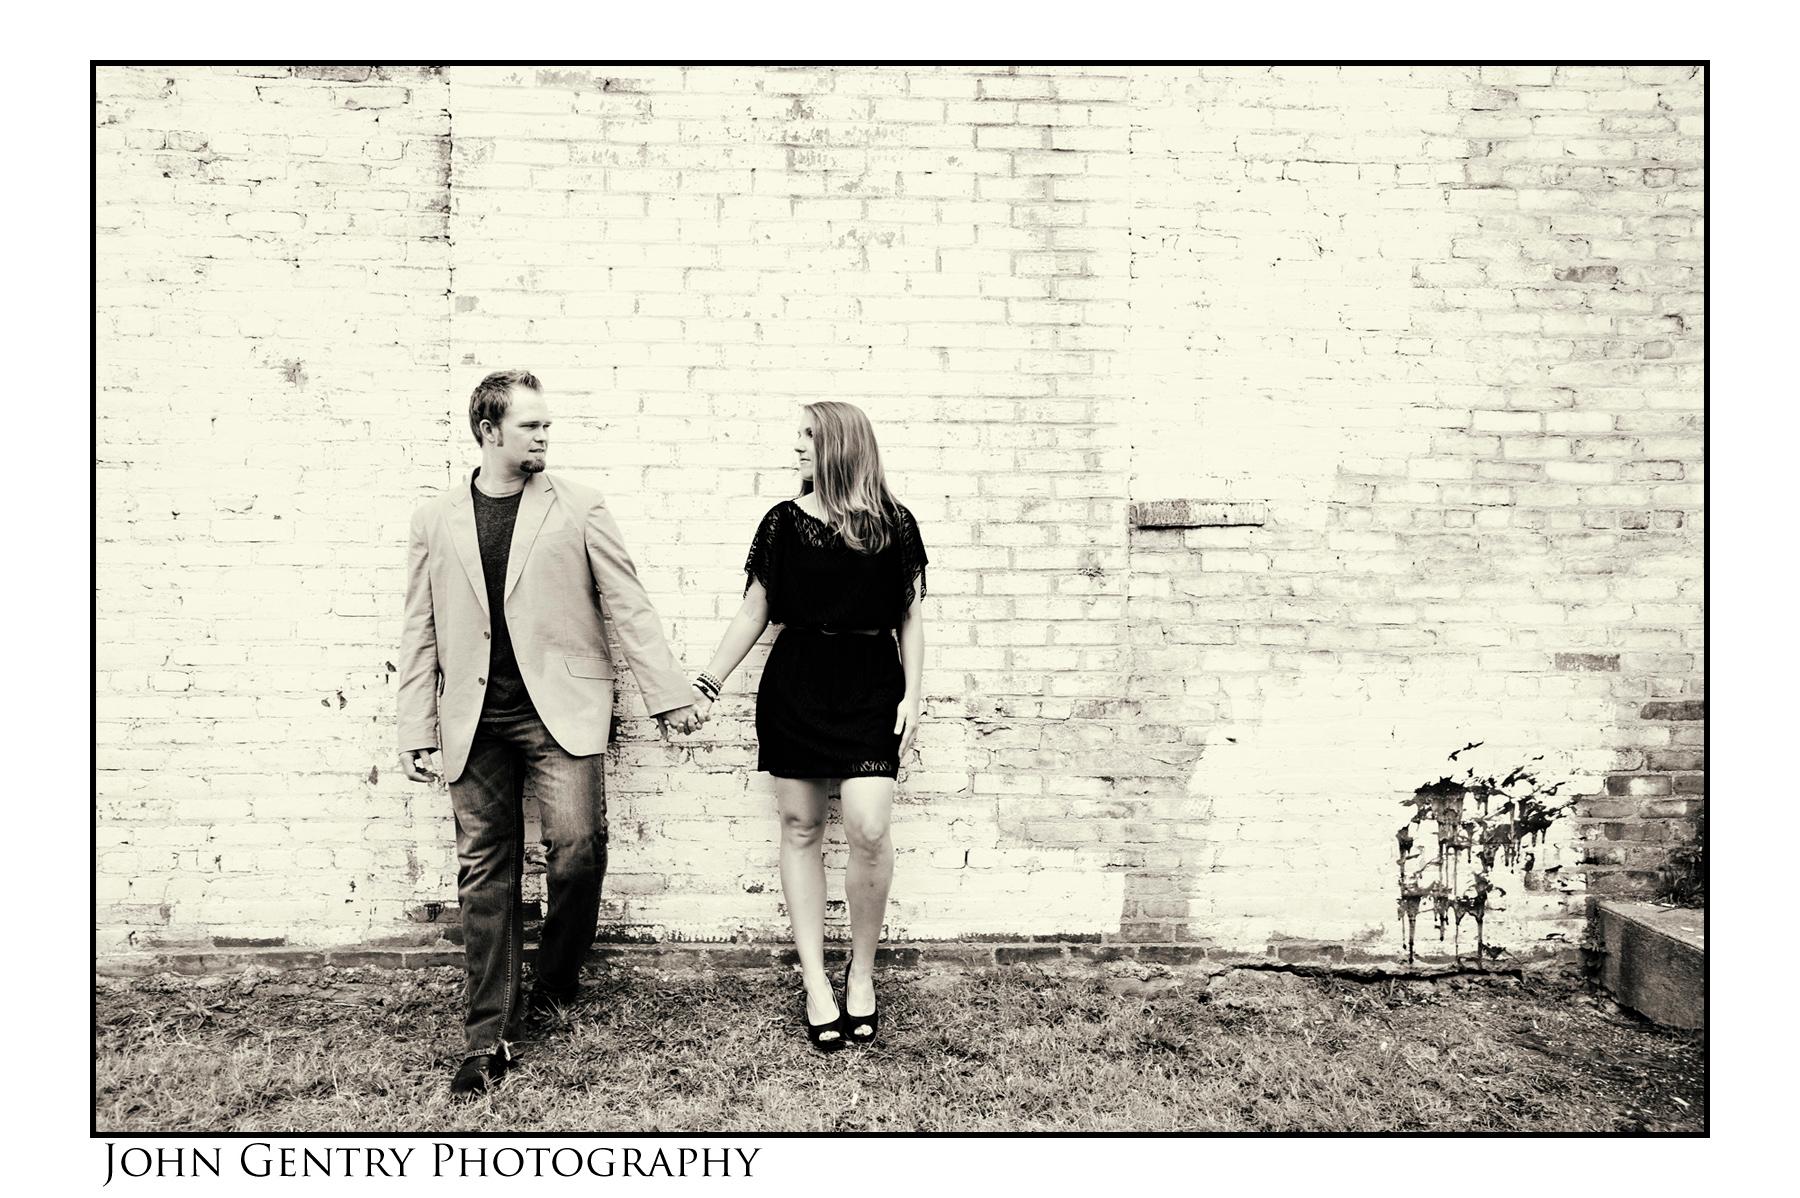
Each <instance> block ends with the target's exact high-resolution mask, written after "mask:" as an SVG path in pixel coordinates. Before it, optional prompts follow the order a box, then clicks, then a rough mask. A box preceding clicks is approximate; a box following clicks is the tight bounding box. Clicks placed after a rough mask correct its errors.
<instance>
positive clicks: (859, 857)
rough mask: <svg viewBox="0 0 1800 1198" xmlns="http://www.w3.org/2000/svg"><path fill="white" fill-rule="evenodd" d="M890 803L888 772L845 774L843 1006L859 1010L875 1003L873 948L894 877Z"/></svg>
mask: <svg viewBox="0 0 1800 1198" xmlns="http://www.w3.org/2000/svg"><path fill="white" fill-rule="evenodd" d="M893 809H894V780H893V779H892V778H845V779H844V788H843V816H844V835H845V838H846V839H848V840H849V842H850V869H849V875H848V877H847V879H846V881H845V885H844V893H845V897H846V899H847V900H848V902H849V906H850V943H851V946H852V951H853V954H854V955H853V957H852V960H851V965H850V982H849V985H848V987H847V988H846V989H845V992H844V1006H845V1007H846V1008H847V1009H848V1010H850V1011H851V1012H853V1013H855V1014H858V1015H867V1014H868V1013H869V1012H871V1011H873V1010H874V1009H875V949H876V946H877V945H878V944H880V942H881V925H882V923H883V922H885V921H886V919H887V901H888V888H889V887H890V886H891V885H892V884H893V881H894V840H893V837H891V836H890V835H889V834H888V824H889V820H890V818H891V816H892V813H893Z"/></svg>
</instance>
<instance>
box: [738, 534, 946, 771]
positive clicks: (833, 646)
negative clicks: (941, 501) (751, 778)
mask: <svg viewBox="0 0 1800 1198" xmlns="http://www.w3.org/2000/svg"><path fill="white" fill-rule="evenodd" d="M898 515H899V519H898V527H896V528H895V529H894V530H893V535H891V536H890V538H889V541H888V544H887V547H886V548H884V549H882V550H881V551H880V552H879V553H873V554H870V553H862V552H858V551H857V550H854V549H851V548H850V547H849V546H847V545H845V544H844V542H843V538H841V537H840V536H839V535H838V534H837V533H835V532H833V531H832V530H831V529H830V528H829V527H827V526H826V524H825V522H824V521H822V520H820V519H819V518H818V517H816V516H813V515H811V514H809V513H808V512H807V511H806V509H804V508H802V507H801V506H800V505H799V504H797V503H795V502H794V501H793V500H791V499H788V500H784V501H782V502H781V503H778V504H776V505H775V506H774V507H772V508H770V509H769V514H768V515H766V516H764V517H763V521H762V524H761V525H759V526H758V528H757V530H756V539H755V541H754V542H752V543H751V546H750V557H749V560H748V561H746V562H745V563H744V570H745V572H746V573H747V574H748V575H749V577H750V578H751V579H754V580H756V581H757V582H760V583H762V585H763V589H764V590H766V591H767V592H768V595H769V621H770V623H773V624H780V625H781V626H782V629H781V633H780V635H778V636H777V637H776V638H775V646H774V648H773V649H771V650H770V651H769V662H768V665H767V666H765V667H764V668H763V676H762V684H761V685H760V686H759V687H758V688H757V691H756V745H757V756H756V768H757V769H759V770H766V771H767V772H769V773H771V774H774V775H775V776H776V777H778V778H867V777H882V778H892V777H894V776H895V775H896V774H897V773H898V772H899V768H900V760H899V754H900V737H899V736H898V735H897V734H896V733H895V732H894V719H895V716H896V713H897V712H898V710H899V707H900V700H901V699H902V698H904V697H905V694H906V676H905V674H904V672H903V671H902V669H901V666H900V650H899V645H898V643H897V642H896V640H895V638H894V630H895V629H897V628H899V626H900V622H901V617H902V616H903V615H904V613H905V612H906V610H907V609H908V608H909V607H911V606H912V601H913V594H914V588H915V586H916V587H917V592H918V594H920V595H923V594H924V593H925V561H926V559H925V546H924V544H923V543H921V541H920V540H919V526H918V524H917V523H916V522H915V521H914V520H913V515H912V513H911V512H909V511H907V510H906V508H905V507H901V508H900V509H899V513H898ZM744 589H745V590H746V591H748V590H749V589H750V583H749V581H746V582H745V583H744ZM870 628H876V629H881V630H882V632H881V633H880V635H877V636H866V635H857V634H855V633H852V632H849V631H847V630H849V629H870Z"/></svg>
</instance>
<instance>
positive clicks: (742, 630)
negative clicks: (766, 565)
mask: <svg viewBox="0 0 1800 1198" xmlns="http://www.w3.org/2000/svg"><path fill="white" fill-rule="evenodd" d="M768 626H769V592H768V591H766V590H764V589H763V584H762V583H760V582H758V581H756V580H755V579H754V578H753V579H751V580H750V589H749V590H748V591H746V592H744V601H743V602H742V603H740V604H739V605H738V609H737V615H735V616H733V617H731V623H729V624H727V625H726V626H725V635H724V636H722V637H720V638H719V647H718V648H717V649H715V650H713V655H712V660H711V661H710V662H708V663H707V665H706V672H707V673H708V674H711V675H712V676H713V677H714V678H715V679H717V680H718V682H719V684H720V685H721V686H723V685H724V683H725V680H726V679H727V678H729V677H731V672H732V671H733V670H735V669H737V668H738V666H739V665H740V664H742V663H743V660H744V656H745V655H746V654H748V653H749V652H750V646H752V645H754V644H756V642H757V641H758V640H759V639H760V638H761V637H762V634H763V630H764V629H766V628H767V627H768ZM694 695H695V698H694V703H695V705H696V706H698V707H699V708H700V714H701V715H702V716H705V715H706V713H707V712H708V711H710V710H711V708H712V701H711V700H709V699H708V698H707V697H706V696H705V695H704V694H702V693H701V692H700V691H699V690H697V689H696V690H695V692H694Z"/></svg>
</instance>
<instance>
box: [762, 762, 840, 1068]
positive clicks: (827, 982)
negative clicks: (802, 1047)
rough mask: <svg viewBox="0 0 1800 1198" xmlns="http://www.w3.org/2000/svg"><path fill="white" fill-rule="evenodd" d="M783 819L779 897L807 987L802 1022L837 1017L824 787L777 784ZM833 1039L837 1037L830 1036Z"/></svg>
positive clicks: (788, 781)
mask: <svg viewBox="0 0 1800 1198" xmlns="http://www.w3.org/2000/svg"><path fill="white" fill-rule="evenodd" d="M775 809H776V811H778V812H779V813H780V815H781V893H782V897H783V898H785V899H786V900H787V909H788V922H789V924H791V925H792V927H793V929H794V951H795V952H796V953H798V954H799V956H800V976H801V980H802V981H803V982H804V984H805V986H806V1018H807V1020H808V1021H809V1022H811V1023H815V1024H818V1023H825V1022H827V1021H828V1020H831V1019H835V1018H837V1013H838V1008H837V1000H836V999H835V998H834V997H832V993H831V979H830V978H829V977H828V976H826V973H825V857H824V853H823V851H822V849H821V842H822V841H823V840H824V837H825V783H824V782H823V781H822V780H815V779H811V778H777V779H775ZM829 1034H830V1035H834V1036H835V1035H836V1033H829Z"/></svg>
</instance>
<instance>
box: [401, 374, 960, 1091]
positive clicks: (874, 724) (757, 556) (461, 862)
mask: <svg viewBox="0 0 1800 1198" xmlns="http://www.w3.org/2000/svg"><path fill="white" fill-rule="evenodd" d="M802 413H803V415H802V419H801V426H800V430H799V433H798V437H797V439H796V442H795V445H794V452H795V455H796V457H797V459H798V460H797V463H796V466H797V471H798V474H799V487H798V491H799V494H798V495H797V497H796V498H794V499H788V500H783V501H782V502H781V503H779V504H777V505H775V506H774V507H772V508H770V509H769V511H768V513H767V514H766V515H765V516H764V517H763V519H762V522H761V524H760V525H759V526H758V527H757V529H756V533H755V536H754V538H753V539H752V541H751V544H750V553H749V559H748V561H747V562H746V563H745V571H746V573H747V575H748V578H747V582H746V586H745V591H744V600H743V603H742V604H741V605H740V606H739V608H738V611H737V614H736V615H735V616H733V617H732V619H731V623H730V624H729V625H728V626H727V627H726V629H725V633H724V635H723V636H722V637H721V638H720V640H719V647H718V648H717V649H716V650H715V651H714V653H713V656H712V660H711V661H710V662H709V663H708V664H707V667H706V669H705V670H703V671H701V672H700V673H698V674H697V675H695V676H693V677H692V678H689V677H688V676H687V675H685V674H684V673H683V672H682V671H681V670H680V669H679V668H678V667H677V666H676V664H675V660H674V657H673V655H672V654H671V653H670V651H669V647H668V644H667V642H666V641H665V640H664V638H663V631H662V623H661V620H660V619H659V618H658V616H657V614H656V611H655V609H654V608H653V607H652V606H651V603H650V598H649V596H648V595H647V594H646V593H645V591H644V588H643V585H642V584H641V583H640V582H639V581H638V577H637V572H636V570H635V568H634V567H633V565H632V561H631V556H630V554H629V553H628V552H627V551H626V548H625V544H624V542H623V541H622V540H621V538H620V535H619V527H618V525H617V523H616V522H615V521H614V520H613V518H612V515H611V513H609V512H608V511H607V509H606V504H605V501H604V500H603V499H602V498H601V496H600V494H599V492H597V491H595V490H594V489H593V488H591V487H588V486H585V485H583V484H581V483H577V482H574V481H571V480H569V479H566V478H562V477H552V476H551V475H549V474H547V473H545V461H546V454H547V453H548V449H549V433H550V413H549V409H548V406H547V405H546V403H545V399H544V394H543V387H542V386H541V385H540V384H539V382H538V380H537V379H536V378H535V377H534V376H533V375H531V374H530V373H529V372H526V371H522V370H511V371H500V372H496V373H494V374H490V375H488V376H487V377H486V378H484V379H483V380H482V381H481V383H480V385H478V386H477V387H476V388H475V391H474V393H473V395H472V396H471V397H470V401H469V426H470V429H471V430H472V431H473V433H474V435H475V440H476V442H477V444H479V445H480V447H481V465H480V467H479V468H478V469H477V470H476V471H475V472H474V474H473V475H471V476H470V478H469V480H468V483H467V484H466V485H459V486H455V487H452V488H451V489H450V490H448V491H446V492H445V493H444V494H442V495H440V496H438V497H436V498H434V499H432V500H431V501H429V502H428V503H426V504H425V505H424V506H422V507H420V508H419V509H418V511H416V512H415V513H414V514H413V518H412V528H411V535H410V538H409V547H408V556H407V575H406V608H405V618H404V623H403V631H402V637H401V641H402V643H401V654H400V662H399V670H398V679H399V696H398V723H399V740H400V750H401V752H400V766H401V770H402V772H404V773H405V775H406V776H407V777H408V778H409V779H411V780H412V781H414V782H431V781H435V780H437V777H438V776H439V775H438V774H437V773H435V772H434V770H433V768H432V765H431V761H430V755H431V754H432V753H433V752H441V754H442V777H443V778H444V779H446V780H447V781H448V783H449V788H450V800H451V806H452V808H453V810H454V812H455V815H456V855H457V866H458V868H457V898H458V901H459V904H460V906H461V911H462V926H463V939H464V946H465V954H466V962H467V970H468V983H467V988H466V1000H467V1002H466V1005H467V1010H466V1016H465V1020H464V1030H465V1034H466V1036H467V1049H466V1056H465V1058H464V1060H463V1061H462V1064H461V1065H460V1066H459V1067H458V1069H457V1071H456V1074H455V1076H454V1077H453V1079H452V1081H451V1087H450V1088H451V1092H452V1093H453V1094H457V1095H462V1096H466V1095H473V1094H478V1093H481V1092H483V1091H485V1090H487V1089H488V1088H489V1087H491V1086H492V1085H493V1084H494V1083H495V1082H496V1081H497V1080H498V1079H499V1078H500V1076H501V1075H502V1074H504V1073H505V1072H506V1070H507V1068H508V1067H509V1066H510V1065H511V1063H512V1062H513V1060H514V1056H513V1050H512V1043H511V1042H512V1041H513V1040H515V1039H518V1038H520V1037H521V1035H522V1034H523V1033H525V1032H526V1031H527V1030H528V1029H529V1028H530V1027H531V1026H532V1025H533V1024H536V1023H539V1022H541V1021H542V1020H544V1019H545V1018H546V1017H547V1016H550V1015H553V1014H554V1013H555V1012H556V1011H557V1010H558V1009H559V1008H562V1007H566V1006H568V1005H570V1004H572V1003H573V1002H574V1001H575V998H576V991H577V988H578V978H579V974H580V970H581V963H582V961H583V960H584V959H585V957H586V956H587V953H588V950H589V949H590V948H591V947H592V945H593V942H594V936H595V930H596V925H597V922H598V919H599V912H600V885H601V881H602V879H603V877H604V875H605V872H606V788H605V779H604V775H603V773H602V770H601V764H602V761H603V755H604V753H605V750H606V743H607V735H608V731H609V729H610V726H611V719H612V698H613V678H614V668H613V662H612V656H611V653H610V651H609V649H608V646H607V640H606V633H605V626H604V623H603V621H602V611H604V613H605V616H606V617H608V618H610V619H611V621H612V624H613V628H614V631H615V632H616V633H617V635H618V641H619V645H620V647H621V648H622V649H623V651H624V654H625V657H626V659H627V662H628V663H629V665H630V667H631V673H632V676H633V677H634V678H635V679H636V681H637V684H638V689H639V690H640V691H641V692H642V694H643V696H644V702H645V705H646V706H647V707H648V708H649V709H650V712H651V714H652V715H654V716H655V717H656V719H657V721H658V723H659V724H660V725H661V727H662V729H663V731H664V734H665V735H666V734H667V731H668V729H669V728H671V727H672V728H675V729H677V730H679V731H682V732H692V731H694V730H695V729H697V728H699V727H700V726H701V725H702V724H704V723H705V722H706V719H707V717H708V715H709V713H710V711H711V708H712V705H713V704H714V703H715V702H716V701H717V700H718V697H719V694H720V691H721V690H722V689H723V687H724V683H725V680H726V679H727V678H729V677H730V676H731V673H732V671H733V670H735V669H736V668H737V667H738V665H739V663H741V662H742V661H743V659H744V657H745V655H746V654H748V653H749V651H750V648H751V646H752V645H754V644H756V642H757V640H758V639H759V638H760V637H761V636H762V634H763V631H764V629H766V628H767V627H768V626H769V624H771V623H774V624H779V625H781V626H782V631H781V633H780V635H779V636H778V637H777V638H776V641H775V644H774V647H773V648H772V649H771V651H770V653H769V659H768V663H767V665H766V666H765V667H764V669H763V675H762V682H761V685H760V686H759V687H758V689H757V696H756V739H757V768H758V769H759V770H764V771H766V772H768V773H769V774H770V775H772V776H773V778H774V780H775V794H776V808H777V811H778V813H779V815H780V820H781V887H782V894H783V896H784V898H785V899H786V902H787V909H788V917H789V920H790V922H791V924H792V927H793V934H794V947H795V949H796V951H797V953H798V956H799V958H800V967H801V976H802V979H803V981H804V984H805V1016H804V1022H805V1026H806V1033H807V1037H808V1039H809V1040H810V1041H811V1043H812V1045H813V1047H815V1048H817V1049H819V1050H820V1051H822V1052H833V1051H836V1050H837V1049H840V1048H842V1047H844V1046H845V1045H846V1044H855V1043H866V1042H868V1041H870V1040H873V1039H874V1037H875V1034H876V1030H877V1027H878V1016H877V1004H876V998H875V981H874V964H875V949H876V943H877V941H878V940H879V938H880V935H881V925H882V921H883V917H884V914H885V912H886V909H887V898H888V888H889V884H890V882H891V881H892V878H893V868H894V854H893V843H892V841H891V839H890V838H889V834H888V823H889V815H890V812H891V810H892V807H893V800H894V779H895V776H896V774H897V773H898V770H899V766H900V762H901V760H902V759H903V758H904V757H905V755H906V753H907V750H908V749H909V748H910V747H911V745H912V741H913V737H914V735H915V733H916V732H917V730H918V722H919V703H920V694H921V691H920V674H921V669H922V664H923V657H924V624H923V617H922V614H921V602H922V600H923V599H924V595H925V564H926V558H925V548H924V545H923V544H922V542H921V540H920V537H919V529H918V525H917V524H916V523H915V522H914V520H913V516H912V513H911V512H909V511H908V510H907V509H906V508H905V507H903V506H901V505H900V504H899V503H898V502H896V501H895V499H894V497H893V495H892V494H890V493H889V491H888V489H887V484H886V482H885V480H884V478H883V475H882V469H881V457H880V453H879V451H878V450H877V447H876V443H875V434H874V430H873V429H872V428H871V427H870V424H869V420H868V417H867V416H865V415H864V414H863V412H862V411H861V410H860V409H859V408H857V407H855V406H853V405H851V404H847V403H839V402H835V401H823V402H819V403H812V404H806V405H804V407H803V409H802ZM832 779H838V780H839V782H840V795H841V815H842V819H843V824H844V831H845V834H846V837H847V839H848V841H849V846H850V862H849V869H848V876H847V878H846V885H845V892H846V898H847V900H848V906H849V908H850V926H851V957H850V962H849V965H848V968H847V970H846V973H845V978H844V994H843V1001H842V1003H841V1004H840V1003H839V1001H838V998H837V994H836V992H835V990H834V988H833V979H832V978H831V977H829V976H828V975H827V974H826V972H825V950H824V918H825V869H824V859H823V856H822V853H821V840H822V836H823V831H824V824H825V803H826V789H827V785H828V783H829V782H830V781H831V780H832ZM527 788H529V790H530V792H531V793H532V794H533V795H535V796H536V797H537V800H538V805H539V811H540V813H541V820H542V825H543V834H544V843H545V848H546V866H547V869H546V872H547V880H546V881H547V886H546V889H547V898H548V902H547V908H546V911H545V916H544V924H543V930H542V933H541V935H540V938H539V946H538V954H537V960H536V963H535V967H534V970H533V975H534V976H533V985H532V987H531V989H530V991H529V992H526V991H525V989H524V986H523V959H522V950H523V947H524V946H523V928H522V918H521V915H520V884H521V880H522V876H523V867H524V860H525V844H524V814H523V798H524V794H525V792H526V789H527Z"/></svg>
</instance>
